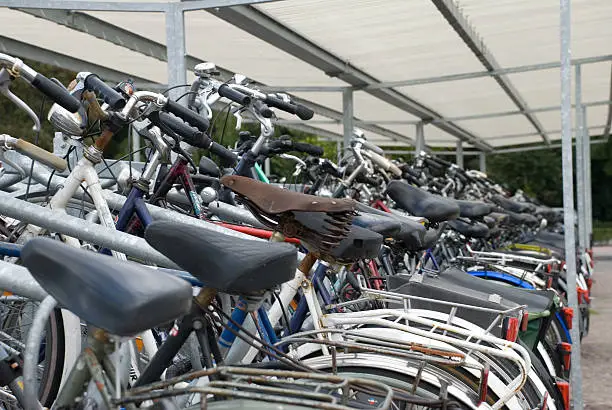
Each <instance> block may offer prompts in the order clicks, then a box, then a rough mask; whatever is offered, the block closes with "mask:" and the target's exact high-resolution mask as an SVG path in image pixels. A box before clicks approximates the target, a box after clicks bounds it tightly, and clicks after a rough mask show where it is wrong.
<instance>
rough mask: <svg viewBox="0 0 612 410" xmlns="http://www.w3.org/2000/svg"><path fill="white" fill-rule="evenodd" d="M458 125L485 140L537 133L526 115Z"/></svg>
mask: <svg viewBox="0 0 612 410" xmlns="http://www.w3.org/2000/svg"><path fill="white" fill-rule="evenodd" d="M456 124H457V125H459V126H462V127H464V128H466V129H468V130H470V131H473V132H475V133H477V134H479V135H481V136H482V137H483V139H485V140H486V139H487V138H490V137H494V136H496V135H504V134H518V133H526V132H535V129H534V128H533V125H532V124H531V123H530V122H529V121H528V120H527V118H526V117H525V116H524V115H512V116H507V117H498V118H482V119H477V120H466V121H456Z"/></svg>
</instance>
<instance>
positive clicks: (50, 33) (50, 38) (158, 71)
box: [0, 7, 168, 83]
mask: <svg viewBox="0 0 612 410" xmlns="http://www.w3.org/2000/svg"><path fill="white" fill-rule="evenodd" d="M120 14H122V13H120ZM0 21H2V24H0V35H3V36H6V37H9V38H13V39H15V40H19V41H22V42H26V43H29V44H32V45H34V46H38V47H42V48H45V49H47V50H51V51H55V52H57V53H61V54H65V55H67V56H70V57H74V58H78V59H81V60H86V61H90V62H92V63H95V64H98V65H101V66H106V67H109V68H112V69H115V70H118V71H121V72H125V73H127V74H131V75H134V76H138V77H142V78H146V79H149V80H151V81H154V82H161V83H166V82H167V78H168V76H167V74H166V63H164V62H161V61H159V60H156V59H154V58H150V57H145V56H143V55H142V54H139V53H136V52H134V51H130V50H128V49H126V48H123V47H120V46H116V45H114V44H111V43H109V42H106V41H104V40H101V39H98V38H95V37H92V36H90V35H88V34H85V33H81V32H78V31H75V30H71V29H69V28H66V27H64V26H60V25H59V24H55V23H52V22H49V21H47V20H44V19H41V18H37V17H34V16H31V15H29V14H25V13H22V12H20V11H16V10H11V9H7V8H2V7H0ZM9 54H10V53H9Z"/></svg>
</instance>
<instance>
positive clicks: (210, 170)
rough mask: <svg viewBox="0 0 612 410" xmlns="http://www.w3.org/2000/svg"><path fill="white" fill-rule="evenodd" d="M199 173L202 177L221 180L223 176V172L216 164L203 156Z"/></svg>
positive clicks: (199, 165)
mask: <svg viewBox="0 0 612 410" xmlns="http://www.w3.org/2000/svg"><path fill="white" fill-rule="evenodd" d="M198 172H199V173H200V174H202V175H207V176H209V177H215V178H219V177H220V176H221V170H220V169H219V167H218V166H217V164H215V162H214V161H213V160H212V159H210V158H208V157H204V156H202V158H200V163H199V164H198Z"/></svg>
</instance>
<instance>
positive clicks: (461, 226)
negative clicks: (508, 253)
mask: <svg viewBox="0 0 612 410" xmlns="http://www.w3.org/2000/svg"><path fill="white" fill-rule="evenodd" d="M448 225H449V226H450V227H451V228H453V229H454V230H456V231H457V232H459V233H460V234H462V235H464V236H467V237H468V238H486V237H487V236H489V228H488V227H487V225H485V224H483V223H480V222H471V221H466V220H464V219H455V220H454V221H448Z"/></svg>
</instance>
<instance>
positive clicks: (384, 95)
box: [209, 6, 493, 151]
mask: <svg viewBox="0 0 612 410" xmlns="http://www.w3.org/2000/svg"><path fill="white" fill-rule="evenodd" d="M209 12H210V13H212V14H213V15H215V16H217V17H219V18H221V19H223V20H225V21H227V22H229V23H231V24H233V25H234V26H236V27H238V28H240V29H242V30H244V31H246V32H248V33H250V34H252V35H254V36H256V37H258V38H260V39H262V40H263V41H266V42H267V43H269V44H272V45H273V46H275V47H277V48H279V49H281V50H283V51H285V52H287V53H289V54H291V55H293V56H295V57H297V58H299V59H300V60H302V61H304V62H306V63H309V64H310V65H312V66H314V67H316V68H318V69H320V70H322V71H323V72H325V73H326V74H327V75H329V76H331V77H336V78H338V79H340V80H343V81H345V82H347V83H349V84H350V85H352V86H355V87H356V89H360V88H363V87H366V86H368V85H370V84H376V83H379V81H378V80H377V79H376V78H374V77H373V76H371V75H370V74H368V73H366V72H364V71H361V70H359V69H358V68H356V67H354V66H352V65H351V64H349V63H348V62H347V61H344V60H342V59H341V58H339V57H338V56H336V55H334V54H332V53H330V52H328V51H326V50H324V49H322V48H321V47H319V46H317V45H316V44H314V43H313V42H311V41H309V40H308V39H306V38H304V37H303V36H300V35H299V34H297V33H296V32H295V31H293V30H291V29H289V28H288V27H286V26H284V25H283V24H281V23H279V22H278V21H276V20H274V19H272V18H271V17H270V16H268V15H267V14H265V13H263V12H261V11H259V10H257V9H256V8H254V7H251V6H239V7H231V8H219V9H211V10H209ZM364 90H365V91H366V92H367V93H368V94H370V95H372V96H374V97H376V98H378V99H380V100H382V101H385V102H386V103H388V104H391V105H393V106H394V107H397V108H399V109H401V110H404V111H406V112H409V113H411V114H413V115H416V116H417V117H419V118H421V119H424V120H433V119H439V118H442V115H440V114H439V113H437V112H435V111H433V110H432V109H430V108H429V107H426V106H424V105H423V104H421V103H419V102H417V101H415V100H412V99H411V98H409V97H408V96H406V95H404V94H402V93H400V92H398V91H396V90H390V89H367V88H364ZM435 126H436V127H438V128H440V129H442V130H443V131H445V132H447V133H449V134H451V135H453V136H454V137H456V138H459V139H461V140H463V141H467V142H469V143H471V144H472V145H474V146H476V147H478V148H480V149H482V150H484V151H492V149H493V147H491V146H490V145H489V144H487V143H486V142H484V141H483V140H482V139H481V138H480V137H478V136H476V135H474V134H473V133H471V132H469V131H467V130H465V129H463V128H461V127H459V126H458V125H456V124H454V123H442V124H435Z"/></svg>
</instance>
